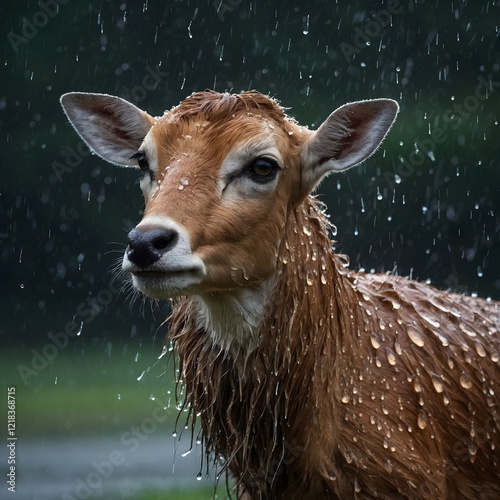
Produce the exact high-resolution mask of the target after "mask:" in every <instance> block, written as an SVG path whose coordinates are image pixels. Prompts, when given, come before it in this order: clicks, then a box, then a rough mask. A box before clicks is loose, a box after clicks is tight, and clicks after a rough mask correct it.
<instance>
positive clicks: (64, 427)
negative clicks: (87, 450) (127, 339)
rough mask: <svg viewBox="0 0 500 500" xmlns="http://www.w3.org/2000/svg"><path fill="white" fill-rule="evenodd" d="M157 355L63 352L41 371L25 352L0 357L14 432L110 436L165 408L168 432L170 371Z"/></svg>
mask: <svg viewBox="0 0 500 500" xmlns="http://www.w3.org/2000/svg"><path fill="white" fill-rule="evenodd" d="M42 349H43V347H42V348H40V349H37V352H42ZM159 352H161V350H160V349H158V350H157V351H156V352H155V351H153V350H152V349H151V348H145V347H140V346H137V345H135V346H134V345H128V348H127V349H123V348H120V351H118V350H115V349H112V348H110V347H109V345H105V346H102V347H96V348H84V349H79V350H75V349H74V348H73V349H72V350H71V349H70V347H67V348H66V349H63V350H59V351H58V352H57V356H56V357H54V359H53V361H52V362H51V363H50V364H48V365H47V366H46V367H43V363H42V362H40V361H39V362H38V363H37V362H36V361H35V362H34V359H35V355H34V354H33V353H32V352H30V351H28V352H23V353H22V354H21V355H19V354H17V355H16V353H9V352H3V353H2V354H1V355H0V376H1V378H2V381H4V383H5V385H6V386H15V387H16V406H17V411H16V413H17V426H18V432H20V433H21V432H22V434H23V435H24V436H26V435H40V434H43V435H46V434H58V433H61V432H68V431H69V432H71V433H72V434H73V433H74V434H85V433H95V432H99V433H103V432H104V433H112V432H113V431H114V430H117V431H119V430H123V429H124V428H128V427H129V426H132V425H137V423H138V422H141V420H143V419H144V418H147V417H150V416H151V415H152V412H153V411H154V409H155V408H156V407H158V406H161V408H163V407H165V406H167V409H166V410H165V411H166V413H167V415H168V419H167V422H168V424H169V425H170V426H173V422H174V421H175V418H176V416H177V413H178V411H177V410H176V408H175V399H174V390H175V384H174V381H173V380H174V368H173V363H172V360H170V361H169V360H168V356H164V357H163V358H162V359H158V355H159ZM28 370H32V371H28ZM143 372H144V374H143ZM141 375H142V376H141ZM138 378H139V379H140V380H138Z"/></svg>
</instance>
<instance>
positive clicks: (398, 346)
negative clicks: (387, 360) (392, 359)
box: [394, 340, 403, 356]
mask: <svg viewBox="0 0 500 500" xmlns="http://www.w3.org/2000/svg"><path fill="white" fill-rule="evenodd" d="M394 349H396V352H397V353H398V354H399V356H401V355H402V354H403V348H402V347H401V344H400V343H399V342H398V341H397V340H396V342H394Z"/></svg>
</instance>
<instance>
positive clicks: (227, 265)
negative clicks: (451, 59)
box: [61, 91, 398, 298]
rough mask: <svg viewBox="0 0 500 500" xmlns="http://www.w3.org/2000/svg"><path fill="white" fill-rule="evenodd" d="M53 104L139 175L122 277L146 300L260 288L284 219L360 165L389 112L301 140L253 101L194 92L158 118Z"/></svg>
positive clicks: (339, 123) (78, 103)
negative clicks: (323, 184) (140, 200)
mask: <svg viewBox="0 0 500 500" xmlns="http://www.w3.org/2000/svg"><path fill="white" fill-rule="evenodd" d="M61 103H62V106H63V108H64V110H65V112H66V114H67V116H68V118H69V120H70V122H71V123H72V125H73V126H74V128H75V129H76V131H77V132H78V133H79V134H80V136H81V137H82V138H83V139H84V141H85V142H86V143H87V144H88V145H89V147H90V148H91V149H92V150H93V151H94V152H95V153H96V154H98V155H99V156H101V157H102V158H104V159H105V160H107V161H108V162H111V163H114V164H116V165H120V166H130V167H133V168H136V169H138V170H139V171H140V174H141V182H140V185H141V189H142V192H143V195H144V198H145V211H144V216H143V218H142V220H141V222H140V223H139V224H138V225H137V226H136V227H135V228H134V229H133V230H132V231H130V233H129V235H128V248H127V250H126V252H125V255H124V257H123V270H124V271H126V272H128V273H130V274H131V275H132V279H133V284H134V286H135V287H136V288H137V289H139V290H140V291H141V292H143V293H144V294H145V295H147V296H150V297H153V298H168V297H174V296H177V295H192V294H204V293H207V292H217V291H231V290H234V289H238V288H241V287H245V286H252V285H256V284H259V283H262V282H264V281H266V280H267V279H269V278H270V277H271V276H272V275H273V272H274V270H275V268H276V260H277V254H278V248H279V245H280V242H281V240H282V234H283V229H284V226H285V224H286V221H287V216H288V213H289V212H290V210H294V209H295V208H296V207H297V206H298V205H299V204H300V203H301V202H302V200H304V198H305V197H306V196H308V195H309V194H310V193H311V192H312V191H313V190H314V189H315V188H316V186H317V185H318V183H319V182H320V181H321V179H322V178H323V177H324V176H325V175H327V174H328V173H330V172H332V171H336V172H339V171H342V170H346V169H348V168H350V167H352V166H353V165H356V164H358V163H360V162H361V161H363V160H364V159H366V158H367V157H368V156H370V155H371V154H372V153H373V151H375V149H376V148H377V147H378V145H379V144H380V142H381V141H382V139H383V138H384V136H385V134H386V133H387V131H388V130H389V128H390V126H391V124H392V123H393V121H394V119H395V116H396V114H397V111H398V105H397V104H396V102H395V101H392V100H390V99H375V100H368V101H361V102H353V103H350V104H346V105H344V106H342V107H340V108H338V109H337V110H336V111H334V112H333V113H332V114H331V115H330V116H329V117H328V118H327V119H326V120H325V122H324V123H323V124H322V125H321V126H320V127H319V128H318V129H317V130H316V131H312V130H308V129H306V128H304V127H300V126H299V125H298V124H297V123H296V122H295V121H293V120H292V119H290V118H288V117H287V116H286V114H285V113H284V110H283V108H281V107H280V106H279V104H278V103H277V102H276V101H275V100H273V99H271V98H269V97H267V96H264V95H262V94H260V93H258V92H255V91H251V92H244V93H242V94H232V95H231V94H228V93H224V94H220V93H216V92H199V93H195V94H192V95H191V96H190V97H188V98H187V99H185V100H184V101H183V102H182V103H181V104H180V105H179V106H177V107H175V108H173V109H171V110H170V111H167V112H166V113H165V114H164V115H163V116H161V117H158V118H154V117H152V116H150V115H149V114H147V113H146V112H144V111H142V110H140V109H139V108H137V107H136V106H134V105H133V104H130V103H129V102H127V101H125V100H123V99H121V98H119V97H112V96H109V95H103V94H86V93H68V94H65V95H63V96H62V98H61Z"/></svg>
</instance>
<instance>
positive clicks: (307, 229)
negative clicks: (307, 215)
mask: <svg viewBox="0 0 500 500" xmlns="http://www.w3.org/2000/svg"><path fill="white" fill-rule="evenodd" d="M302 231H303V232H304V234H305V235H306V236H311V234H312V233H311V230H310V229H309V228H308V227H307V226H303V227H302Z"/></svg>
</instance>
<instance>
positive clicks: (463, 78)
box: [0, 0, 500, 498]
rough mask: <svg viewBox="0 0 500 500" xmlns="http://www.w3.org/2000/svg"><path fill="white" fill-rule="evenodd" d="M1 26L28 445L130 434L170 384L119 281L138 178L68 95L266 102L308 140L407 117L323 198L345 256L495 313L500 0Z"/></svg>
mask: <svg viewBox="0 0 500 500" xmlns="http://www.w3.org/2000/svg"><path fill="white" fill-rule="evenodd" d="M0 19H1V21H0V22H1V32H0V35H1V37H0V40H1V43H2V45H1V46H2V52H3V64H2V65H1V73H0V137H1V139H2V141H3V143H4V147H3V154H2V155H1V160H0V161H1V162H2V165H1V168H0V210H1V212H0V213H1V216H0V265H1V280H0V287H1V288H0V289H1V302H0V307H1V310H0V313H1V316H2V322H1V325H0V336H1V345H2V347H1V350H2V359H3V360H4V362H3V367H4V368H3V369H2V376H3V378H4V379H5V385H17V387H18V392H19V400H20V401H19V405H21V406H20V408H19V411H18V415H19V419H21V423H22V424H23V426H22V428H23V431H22V432H25V433H26V435H28V434H29V435H30V436H32V438H33V439H36V438H39V437H40V435H42V434H43V435H46V434H47V433H48V434H51V435H52V434H53V435H56V436H60V435H61V433H63V431H64V433H65V436H66V437H67V439H69V440H71V439H72V437H73V436H79V435H80V434H82V433H92V432H94V433H95V431H96V428H101V427H102V428H103V429H104V428H105V429H108V430H109V433H111V432H117V433H118V435H120V433H123V432H124V429H125V430H126V429H127V428H128V426H129V425H132V424H133V422H134V421H135V419H137V418H139V419H141V418H146V417H145V416H137V415H136V414H135V413H134V411H135V410H134V409H135V408H136V407H141V408H142V407H144V408H146V409H145V410H144V411H145V413H144V415H146V416H147V415H148V414H150V413H151V411H152V410H151V408H152V407H148V406H147V405H148V404H151V401H152V400H151V397H153V398H155V397H164V398H165V397H166V391H167V389H166V387H167V386H168V384H169V383H170V380H171V378H172V376H171V375H165V372H168V373H170V371H171V370H170V369H168V368H166V362H165V363H164V361H165V359H166V358H162V360H160V361H159V362H158V360H157V357H158V356H159V355H160V353H161V350H162V343H163V338H164V334H165V327H161V326H160V325H161V322H162V321H163V320H164V318H165V316H166V315H167V314H168V305H155V304H150V303H149V302H148V301H146V302H144V301H142V300H136V301H133V300H132V299H131V297H130V295H129V294H127V293H126V292H119V289H120V284H119V283H115V282H113V281H112V277H113V272H112V270H113V267H114V266H115V264H116V263H117V262H118V261H119V260H120V259H121V254H122V252H123V250H124V247H125V242H126V234H127V232H128V230H130V229H131V228H132V227H133V226H134V225H135V224H136V223H137V222H138V221H139V220H140V214H141V209H142V206H143V201H142V196H141V193H140V189H139V187H138V181H137V178H138V175H137V173H136V172H135V171H133V170H132V169H130V170H127V169H119V168H114V167H113V166H111V165H108V164H105V162H104V161H102V160H100V159H99V158H98V157H96V156H92V155H90V154H89V153H88V151H87V150H86V149H85V148H84V147H83V146H82V143H81V141H80V139H79V138H78V136H77V135H76V133H75V132H74V131H73V129H72V127H71V126H70V125H69V124H68V122H67V120H66V118H65V116H64V114H63V112H62V110H61V108H60V105H59V97H60V95H61V94H63V93H65V92H68V91H76V90H77V91H85V92H102V93H109V94H113V95H117V96H121V97H124V98H126V99H128V100H130V101H132V102H134V103H135V104H136V105H138V106H139V107H141V108H143V109H145V110H147V111H148V112H149V113H151V114H153V115H159V114H161V113H163V111H164V110H165V109H169V108H170V107H172V106H174V105H176V104H178V102H179V101H180V100H182V99H184V98H185V97H186V96H187V95H189V94H190V93H191V92H193V91H197V90H203V89H207V88H211V89H216V90H218V91H225V90H228V91H232V92H240V91H242V90H247V89H257V90H259V91H261V92H264V93H269V94H271V95H272V96H275V97H276V98H278V99H279V100H280V101H281V102H282V104H283V105H284V106H287V107H290V109H289V114H291V115H292V116H294V117H295V118H296V119H297V120H298V121H299V122H300V123H301V124H303V125H308V126H309V127H312V128H315V127H317V126H318V125H319V124H320V123H321V122H322V121H323V120H324V119H325V118H326V117H327V116H328V114H329V113H330V112H331V111H333V110H334V109H335V108H336V107H338V106H340V105H341V104H343V103H345V102H348V101H354V100H359V99H367V98H374V97H391V98H393V99H396V100H397V101H398V102H399V103H400V105H401V112H400V114H399V117H398V120H397V122H396V124H395V126H394V127H393V129H392V130H391V132H390V134H389V136H388V138H387V139H386V140H385V142H384V144H383V146H382V148H381V149H380V150H379V151H378V153H377V154H376V155H374V156H373V157H372V158H370V159H369V160H368V161H367V162H365V164H363V165H362V166H361V167H357V168H355V169H353V170H350V171H348V172H347V173H343V174H341V175H332V176H331V177H329V178H328V179H327V180H326V181H325V182H324V183H323V184H322V186H321V188H320V195H321V198H322V199H323V200H324V201H325V202H326V204H327V205H328V207H329V213H330V214H331V218H332V221H333V222H334V223H335V225H336V226H337V228H338V235H337V243H336V249H337V250H338V251H339V252H342V253H346V254H348V255H349V256H350V259H351V266H352V267H353V268H355V269H360V268H364V269H366V270H375V271H377V272H385V271H392V272H396V273H398V274H400V275H404V276H411V277H412V278H414V279H418V280H429V281H430V282H431V283H433V284H434V285H435V286H437V287H439V288H442V289H452V290H455V291H459V292H462V293H477V294H478V295H480V296H484V297H491V298H493V299H499V298H500V237H499V233H500V160H499V157H500V141H499V131H500V125H499V124H498V121H499V120H500V116H499V112H500V41H499V30H500V25H499V19H500V2H499V1H498V0H484V1H482V2H472V1H470V0H469V1H467V0H432V1H431V0H422V1H417V0H388V1H348V0H338V1H336V2H320V1H313V2H298V1H286V2H262V1H250V2H248V1H245V0H215V1H213V0H209V1H200V2H195V1H186V0H179V1H167V2H159V1H153V0H149V1H148V0H144V1H143V2H125V1H124V2H112V1H109V0H100V1H93V0H90V1H88V2H84V3H83V2H76V1H70V0H59V1H58V0H46V1H40V2H38V1H22V2H19V1H14V0H3V2H2V4H1V6H0ZM68 324H70V325H74V324H76V325H77V326H78V329H81V332H80V334H79V335H76V334H74V332H73V331H72V335H71V336H69V335H68V334H66V336H64V335H62V334H61V332H64V331H65V329H66V328H67V325H68ZM68 328H69V329H70V330H71V328H72V327H71V326H70V327H68ZM58 334H59V337H58ZM55 338H59V339H60V340H59V342H60V345H59V346H58V345H57V343H56V341H55V340H54V339H55ZM64 339H65V340H64ZM65 341H66V343H64V342H65ZM48 345H56V348H55V350H53V351H52V349H53V348H51V347H47V346H48ZM61 346H62V347H61ZM36 353H39V354H40V359H36V356H37V354H36ZM51 353H52V354H51ZM141 363H142V364H141ZM30 370H31V371H30ZM144 371H145V372H146V373H154V375H151V377H150V379H149V381H148V379H147V378H144V377H142V376H141V373H142V372H144ZM113 374H115V375H113ZM138 378H140V380H137V379H138ZM89 380H91V381H92V383H91V384H90V382H89ZM102 386H106V391H108V392H106V391H104V389H103V388H102ZM92 390H95V391H96V392H95V394H96V396H95V398H94V397H93V396H92V395H91V394H92V393H91V392H90V393H89V395H88V398H87V400H88V404H87V403H83V402H82V399H81V394H82V392H85V393H86V394H87V392H86V391H92ZM103 391H104V392H103ZM127 391H130V392H129V393H130V394H133V395H134V397H132V396H131V397H129V398H128V401H129V403H128V405H129V406H123V405H122V403H121V402H120V401H122V400H123V399H127V398H122V397H121V396H120V395H121V394H122V393H123V394H125V393H127ZM97 394H100V396H99V397H98V396H97ZM118 396H120V397H118ZM96 400H97V401H99V405H98V406H97V405H96V404H95V401H96ZM117 401H118V402H117ZM123 404H125V403H123ZM37 405H38V406H37ZM120 405H122V406H120ZM167 406H168V405H167ZM65 408H66V409H68V408H69V409H71V411H70V410H69V409H68V410H67V411H65ZM168 409H169V410H170V407H168ZM173 410H175V408H173V409H172V411H171V413H172V415H173V414H174V413H175V411H173ZM54 412H55V413H56V414H57V415H58V417H57V418H55V417H54ZM148 412H149V413H148ZM4 413H5V412H4ZM104 414H106V415H107V414H109V418H107V417H106V418H107V420H106V418H104V417H102V415H104ZM44 415H45V416H44ZM2 418H4V415H2ZM103 419H104V420H103ZM172 419H173V416H172ZM172 419H171V420H172ZM94 421H95V422H97V423H94V424H93V423H91V422H94ZM172 421H173V420H172ZM2 422H3V420H2ZM99 422H100V423H99ZM2 425H3V424H2ZM172 425H173V424H172ZM172 428H173V427H172V426H170V427H169V426H168V425H166V428H165V432H167V433H171V432H172ZM108 430H106V431H102V432H106V433H108ZM20 432H21V431H20ZM99 432H101V431H99ZM109 433H108V434H109ZM106 435H107V434H106ZM26 439H27V438H26ZM75 453H76V452H75ZM1 465H2V466H3V465H4V464H3V463H2V464H1ZM168 467H169V471H170V465H169V466H168ZM30 474H35V473H34V472H30V473H29V474H27V475H28V476H29V477H28V482H29V481H31V479H30V477H31V476H30ZM81 474H83V473H81ZM33 477H34V476H33ZM75 477H76V476H73V477H72V480H73V479H74V478H75ZM82 477H83V476H82ZM193 482H194V483H196V481H193ZM31 484H33V481H32V482H31ZM103 484H104V483H103ZM194 486H196V484H195V485H194ZM102 487H104V486H102ZM161 488H163V486H162V487H161ZM161 488H160V490H161ZM101 489H102V488H101ZM167 489H168V488H167ZM31 491H33V490H31ZM61 491H62V490H61ZM65 491H66V490H65ZM161 491H163V490H161ZM115 493H116V492H115ZM31 494H32V496H31V497H27V498H38V496H37V495H36V494H35V495H33V493H31ZM92 494H93V495H95V496H96V497H98V496H99V495H100V494H104V493H102V491H101V490H98V489H97V488H96V489H92ZM154 494H156V493H154ZM160 494H161V493H159V494H158V495H160ZM116 495H117V498H118V497H123V495H122V494H121V493H116ZM59 496H60V495H59ZM111 497H112V496H107V497H106V498H111ZM158 497H160V496H158ZM158 497H157V496H155V497H154V498H158ZM40 498H41V497H40ZM141 498H142V497H141ZM144 498H145V497H144ZM148 498H149V497H148ZM151 498H153V497H151ZM162 498H163V497H162Z"/></svg>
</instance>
